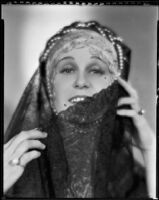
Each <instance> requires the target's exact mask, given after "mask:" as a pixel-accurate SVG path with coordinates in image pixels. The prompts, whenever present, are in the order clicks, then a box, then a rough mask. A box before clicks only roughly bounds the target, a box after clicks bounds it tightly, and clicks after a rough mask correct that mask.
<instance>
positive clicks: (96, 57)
mask: <svg viewBox="0 0 159 200" xmlns="http://www.w3.org/2000/svg"><path fill="white" fill-rule="evenodd" d="M91 58H95V59H98V60H100V61H102V62H103V63H104V64H105V62H104V60H102V59H101V58H100V57H98V56H91Z"/></svg>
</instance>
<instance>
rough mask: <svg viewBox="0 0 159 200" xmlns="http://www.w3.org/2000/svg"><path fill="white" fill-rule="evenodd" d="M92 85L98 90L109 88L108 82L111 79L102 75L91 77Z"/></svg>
mask: <svg viewBox="0 0 159 200" xmlns="http://www.w3.org/2000/svg"><path fill="white" fill-rule="evenodd" d="M90 82H91V85H92V86H93V88H94V89H95V91H96V92H99V91H100V90H102V89H104V88H107V86H108V84H109V83H110V80H109V78H108V77H107V76H105V75H104V76H101V77H99V76H98V77H95V76H94V77H91V78H90Z"/></svg>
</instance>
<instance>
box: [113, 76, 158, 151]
mask: <svg viewBox="0 0 159 200" xmlns="http://www.w3.org/2000/svg"><path fill="white" fill-rule="evenodd" d="M117 80H118V82H119V84H120V85H121V86H122V87H123V88H124V89H125V90H126V92H128V94H129V96H128V97H122V98H120V99H119V101H118V106H123V105H129V106H130V107H131V109H118V110H117V114H118V115H120V116H126V117H130V118H132V120H133V123H134V125H135V127H136V129H137V131H138V138H139V141H135V142H136V143H137V145H139V146H140V147H141V148H142V149H143V150H151V148H154V142H155V134H154V132H153V131H152V129H151V128H150V126H149V124H148V122H147V120H146V119H145V117H144V115H143V114H144V113H142V111H143V110H142V109H141V108H140V106H139V97H138V94H137V91H136V90H135V89H134V88H133V87H132V86H131V85H130V84H129V83H128V82H126V81H125V80H123V79H122V78H120V77H118V78H117ZM135 139H136V138H134V140H135Z"/></svg>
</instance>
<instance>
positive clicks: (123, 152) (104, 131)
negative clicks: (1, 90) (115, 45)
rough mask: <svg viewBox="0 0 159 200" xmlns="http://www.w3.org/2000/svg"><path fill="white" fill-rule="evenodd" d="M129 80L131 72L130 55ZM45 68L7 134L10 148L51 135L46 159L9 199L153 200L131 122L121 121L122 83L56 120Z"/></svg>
mask: <svg viewBox="0 0 159 200" xmlns="http://www.w3.org/2000/svg"><path fill="white" fill-rule="evenodd" d="M123 50H124V56H125V57H126V58H127V59H126V61H125V62H126V63H125V68H126V69H127V70H125V71H123V77H124V78H126V77H127V74H128V68H129V60H130V51H129V49H128V48H126V46H124V45H123ZM46 75H47V72H46V66H45V63H40V66H39V68H38V69H37V70H36V72H35V73H34V75H33V77H32V79H31V80H30V82H29V84H28V86H27V87H26V89H25V91H24V93H23V95H22V98H21V100H20V102H19V104H18V106H17V109H16V111H15V113H14V115H13V118H12V120H11V122H10V124H9V127H8V129H7V131H6V133H5V142H7V141H8V140H9V139H10V138H12V137H13V136H14V135H16V134H18V133H20V132H21V131H22V130H30V129H34V128H40V129H41V130H42V131H44V132H47V133H48V137H47V138H46V139H41V141H42V142H43V143H44V144H45V145H46V149H45V150H43V151H42V152H41V153H42V154H41V156H40V157H39V158H38V159H35V160H33V161H31V162H30V163H29V164H28V165H27V166H26V168H25V170H24V173H23V175H22V176H21V177H20V179H19V180H18V181H17V182H16V183H15V184H14V185H13V187H12V188H10V189H9V191H8V192H7V193H6V197H15V198H16V197H28V198H40V197H41V198H63V197H66V198H72V197H75V198H76V197H77V198H78V197H90V198H96V197H101V198H111V197H114V198H119V197H122V198H129V197H147V189H146V183H145V172H144V169H142V167H141V166H140V165H138V164H137V163H136V162H135V161H134V160H133V156H132V152H131V141H129V140H128V139H126V137H125V135H124V132H125V128H126V127H127V128H128V127H129V129H132V125H131V121H130V120H129V119H127V118H123V117H122V118H121V117H119V116H117V115H116V106H117V101H118V99H119V97H120V96H123V95H126V94H125V93H124V91H123V90H122V88H121V87H120V86H119V84H118V82H117V81H114V83H113V84H112V85H111V86H109V87H108V88H106V89H103V90H101V91H100V92H99V93H96V94H94V95H93V96H92V97H88V98H86V99H85V100H84V101H83V102H79V103H77V104H75V105H73V106H70V107H69V108H67V109H66V110H64V111H62V112H60V113H59V114H58V115H56V114H55V113H54V111H53V109H52V107H51V100H50V97H49V92H48V88H47V77H46Z"/></svg>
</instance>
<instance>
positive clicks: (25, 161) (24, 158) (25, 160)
mask: <svg viewBox="0 0 159 200" xmlns="http://www.w3.org/2000/svg"><path fill="white" fill-rule="evenodd" d="M40 155H41V153H40V152H39V151H35V150H33V151H30V152H27V153H25V154H24V155H23V156H22V157H21V159H20V164H21V165H22V166H26V165H27V164H28V163H29V162H30V161H32V160H33V159H36V158H38V157H39V156H40Z"/></svg>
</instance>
